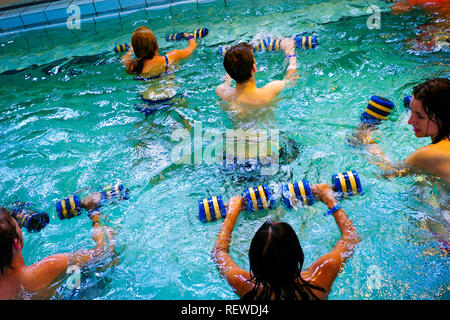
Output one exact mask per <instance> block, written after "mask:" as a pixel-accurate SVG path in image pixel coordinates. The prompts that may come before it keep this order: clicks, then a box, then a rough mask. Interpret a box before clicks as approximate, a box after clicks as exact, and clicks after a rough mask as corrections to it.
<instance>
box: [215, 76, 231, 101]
mask: <svg viewBox="0 0 450 320" xmlns="http://www.w3.org/2000/svg"><path fill="white" fill-rule="evenodd" d="M231 81H232V79H231V77H230V75H229V74H228V73H225V77H224V82H223V83H222V84H220V85H218V86H217V88H216V94H217V95H218V96H219V97H220V98H222V100H230V98H231V95H232V92H233V90H234V89H233V87H231Z"/></svg>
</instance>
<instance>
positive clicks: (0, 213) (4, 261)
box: [0, 207, 20, 274]
mask: <svg viewBox="0 0 450 320" xmlns="http://www.w3.org/2000/svg"><path fill="white" fill-rule="evenodd" d="M14 239H20V238H19V235H18V233H17V229H16V224H15V223H14V218H13V217H12V216H11V215H10V214H9V212H8V211H7V210H6V209H5V208H3V207H0V273H1V274H3V269H4V268H11V267H12V266H11V262H12V254H13V251H12V246H13V243H14Z"/></svg>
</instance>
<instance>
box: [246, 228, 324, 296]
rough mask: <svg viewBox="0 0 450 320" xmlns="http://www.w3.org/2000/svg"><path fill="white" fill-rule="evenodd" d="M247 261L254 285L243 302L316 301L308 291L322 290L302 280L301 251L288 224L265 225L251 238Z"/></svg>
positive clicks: (302, 256)
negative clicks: (273, 300) (271, 300)
mask: <svg viewBox="0 0 450 320" xmlns="http://www.w3.org/2000/svg"><path fill="white" fill-rule="evenodd" d="M249 260H250V272H251V273H252V274H253V276H252V278H251V279H250V281H254V283H255V285H254V287H253V289H252V290H251V291H250V292H248V293H247V294H246V295H245V296H244V297H243V298H242V299H243V300H253V299H256V300H259V299H262V300H269V299H271V298H272V296H273V297H274V299H275V300H298V299H299V298H300V299H301V300H310V299H311V298H315V299H319V298H318V297H317V296H315V295H314V293H313V292H312V291H311V289H317V290H321V291H325V290H324V289H323V288H320V287H317V286H313V285H311V284H310V283H309V282H307V281H305V280H303V279H302V277H301V270H302V266H303V261H304V255H303V250H302V247H301V246H300V242H299V240H298V238H297V235H296V234H295V231H294V230H293V229H292V227H291V226H290V225H289V224H288V223H285V222H278V223H272V222H270V221H268V222H265V223H264V224H263V225H262V226H261V227H260V228H259V229H258V231H257V232H256V233H255V236H254V237H253V239H252V242H251V245H250V251H249ZM259 290H261V292H260V293H258V291H259Z"/></svg>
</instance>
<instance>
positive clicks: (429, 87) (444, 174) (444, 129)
mask: <svg viewBox="0 0 450 320" xmlns="http://www.w3.org/2000/svg"><path fill="white" fill-rule="evenodd" d="M449 106H450V80H449V79H446V78H435V79H430V80H427V81H425V82H423V83H421V84H419V85H416V86H415V87H414V88H413V92H412V97H411V102H410V106H409V107H410V109H411V115H410V117H409V120H408V124H410V125H411V126H412V127H413V131H414V134H415V136H416V137H417V138H430V139H431V144H429V145H426V146H424V147H421V148H419V149H417V150H416V151H414V152H413V153H412V154H410V155H409V156H408V157H407V158H406V159H405V160H404V161H402V162H400V163H396V164H395V163H391V161H390V160H389V159H388V158H387V157H386V155H385V154H384V153H383V151H382V150H381V148H380V146H379V145H378V144H376V143H374V142H373V141H370V143H369V144H368V146H367V148H368V150H369V151H370V152H371V153H372V154H373V155H375V156H376V164H377V165H378V166H379V167H380V168H381V169H383V170H386V173H385V175H386V176H398V175H405V174H410V173H415V172H417V171H422V170H425V171H427V172H429V173H431V174H433V175H435V176H437V177H439V178H441V179H443V180H445V181H446V182H450V140H449V138H450V110H449ZM369 140H370V139H366V141H369Z"/></svg>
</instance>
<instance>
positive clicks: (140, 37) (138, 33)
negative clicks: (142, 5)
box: [131, 27, 158, 74]
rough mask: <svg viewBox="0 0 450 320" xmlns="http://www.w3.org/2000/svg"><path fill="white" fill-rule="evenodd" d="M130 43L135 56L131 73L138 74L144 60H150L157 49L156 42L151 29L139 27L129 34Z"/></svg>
mask: <svg viewBox="0 0 450 320" xmlns="http://www.w3.org/2000/svg"><path fill="white" fill-rule="evenodd" d="M131 45H132V46H133V50H134V54H135V55H136V57H137V60H136V61H135V63H134V65H133V70H132V71H133V73H136V74H139V73H141V72H142V69H143V68H144V61H145V60H150V59H152V58H153V57H154V56H155V53H156V51H157V50H158V42H157V41H156V37H155V35H154V34H153V32H152V30H150V29H149V28H147V27H139V28H137V29H136V30H134V32H133V35H132V36H131Z"/></svg>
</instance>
